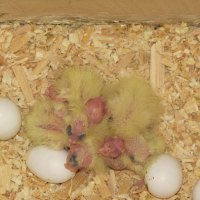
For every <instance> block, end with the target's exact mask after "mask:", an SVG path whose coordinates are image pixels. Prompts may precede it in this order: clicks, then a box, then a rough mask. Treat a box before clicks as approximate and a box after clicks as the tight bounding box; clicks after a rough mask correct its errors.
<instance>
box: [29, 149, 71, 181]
mask: <svg viewBox="0 0 200 200" xmlns="http://www.w3.org/2000/svg"><path fill="white" fill-rule="evenodd" d="M66 158H67V151H65V150H54V149H51V148H49V147H47V146H36V147H33V148H32V149H31V150H30V151H29V153H28V155H27V160H26V164H27V166H28V168H29V169H30V171H31V172H32V173H33V174H34V175H36V176H37V177H38V178H40V179H42V180H43V181H46V182H49V183H63V182H65V181H67V180H69V179H71V178H72V177H73V176H74V175H75V173H73V172H71V171H69V170H68V169H66V168H65V166H64V164H65V162H66Z"/></svg>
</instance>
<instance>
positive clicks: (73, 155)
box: [65, 144, 92, 172]
mask: <svg viewBox="0 0 200 200" xmlns="http://www.w3.org/2000/svg"><path fill="white" fill-rule="evenodd" d="M91 163H92V154H91V153H90V152H89V150H88V149H87V147H86V145H84V144H73V145H71V146H70V150H69V151H68V156H67V161H66V164H65V167H66V168H67V169H69V170H70V171H72V172H77V171H79V170H82V169H85V168H88V167H89V166H90V165H91Z"/></svg>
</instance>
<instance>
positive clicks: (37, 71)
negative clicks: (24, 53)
mask: <svg viewBox="0 0 200 200" xmlns="http://www.w3.org/2000/svg"><path fill="white" fill-rule="evenodd" d="M62 41H63V36H61V35H59V36H58V37H57V38H56V39H55V41H54V43H53V44H52V46H51V47H50V49H49V51H48V52H46V56H44V57H45V58H44V59H43V60H41V61H40V62H38V64H37V65H36V67H35V68H34V69H33V77H34V76H37V75H39V74H40V73H41V72H42V71H43V69H44V68H45V67H46V66H47V65H48V64H49V62H50V61H51V59H52V58H53V57H54V56H55V55H54V54H56V51H57V49H58V48H59V47H60V45H61V44H62Z"/></svg>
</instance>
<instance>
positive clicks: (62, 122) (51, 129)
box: [25, 99, 69, 149]
mask: <svg viewBox="0 0 200 200" xmlns="http://www.w3.org/2000/svg"><path fill="white" fill-rule="evenodd" d="M68 126H69V115H68V111H67V109H66V105H65V104H63V103H58V102H55V101H51V100H49V99H44V100H40V101H37V102H36V103H35V104H34V105H33V107H32V108H31V111H30V113H29V114H28V115H27V116H26V118H25V130H26V133H27V136H28V137H29V138H30V140H31V141H32V143H33V145H47V146H50V147H52V148H54V149H63V148H64V147H65V146H66V144H67V141H68V135H67V134H66V131H67V127H68Z"/></svg>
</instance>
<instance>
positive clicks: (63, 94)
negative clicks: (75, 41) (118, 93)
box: [55, 67, 104, 133]
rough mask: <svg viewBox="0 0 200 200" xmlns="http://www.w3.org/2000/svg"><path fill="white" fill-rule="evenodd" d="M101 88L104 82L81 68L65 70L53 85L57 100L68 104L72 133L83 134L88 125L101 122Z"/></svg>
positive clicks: (102, 114) (102, 110) (91, 72)
mask: <svg viewBox="0 0 200 200" xmlns="http://www.w3.org/2000/svg"><path fill="white" fill-rule="evenodd" d="M103 87H104V81H103V80H102V79H101V78H100V77H99V75H98V74H97V73H95V72H93V71H91V70H89V69H85V68H81V67H70V68H67V69H66V70H64V72H63V73H62V75H61V77H60V78H59V79H58V81H57V82H56V83H55V90H56V93H57V94H58V95H59V98H61V99H66V101H67V102H68V109H69V112H70V116H71V124H72V129H73V130H74V131H73V132H75V133H76V132H84V131H85V129H86V128H87V127H88V126H89V124H90V123H97V122H98V123H99V122H100V121H101V120H103V117H104V105H103V103H104V102H103V100H101V95H102V88H103ZM87 108H88V109H87ZM92 112H93V113H95V112H96V114H95V115H92V114H91V113H92Z"/></svg>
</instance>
